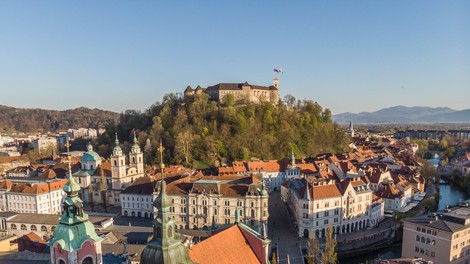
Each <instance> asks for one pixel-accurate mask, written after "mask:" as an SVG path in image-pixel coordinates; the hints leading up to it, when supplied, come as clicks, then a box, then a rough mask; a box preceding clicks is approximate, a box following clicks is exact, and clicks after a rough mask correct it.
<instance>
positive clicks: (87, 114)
mask: <svg viewBox="0 0 470 264" xmlns="http://www.w3.org/2000/svg"><path fill="white" fill-rule="evenodd" d="M0 117H1V118H0V132H2V131H18V132H33V131H55V130H59V129H60V130H65V129H68V128H80V127H85V128H88V127H93V128H96V127H98V126H100V127H101V126H106V125H110V124H115V123H117V121H118V120H119V114H118V113H114V112H111V111H105V110H100V109H90V108H86V107H80V108H75V109H70V110H63V111H57V110H45V109H38V108H34V109H25V108H15V107H10V106H5V105H0Z"/></svg>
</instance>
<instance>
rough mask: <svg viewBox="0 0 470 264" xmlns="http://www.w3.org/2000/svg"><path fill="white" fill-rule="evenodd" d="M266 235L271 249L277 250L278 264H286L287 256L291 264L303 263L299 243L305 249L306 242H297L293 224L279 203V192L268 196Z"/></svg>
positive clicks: (280, 202) (286, 211) (283, 205)
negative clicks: (269, 240)
mask: <svg viewBox="0 0 470 264" xmlns="http://www.w3.org/2000/svg"><path fill="white" fill-rule="evenodd" d="M268 234H269V238H270V239H271V247H277V248H278V254H279V255H278V258H279V262H278V263H282V264H284V263H287V255H289V259H290V263H291V264H301V263H303V256H302V253H301V247H300V246H299V243H301V242H302V245H303V247H305V244H306V241H305V240H299V238H298V236H297V233H296V232H295V224H294V222H293V220H292V219H291V217H290V215H289V211H288V210H287V205H285V204H284V203H283V202H282V201H281V194H280V193H279V192H272V193H270V195H269V222H268Z"/></svg>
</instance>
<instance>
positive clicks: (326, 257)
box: [321, 225, 338, 264]
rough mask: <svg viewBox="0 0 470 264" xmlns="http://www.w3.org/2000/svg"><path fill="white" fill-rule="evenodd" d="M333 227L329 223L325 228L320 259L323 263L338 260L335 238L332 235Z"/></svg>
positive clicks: (328, 263)
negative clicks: (323, 246)
mask: <svg viewBox="0 0 470 264" xmlns="http://www.w3.org/2000/svg"><path fill="white" fill-rule="evenodd" d="M333 232H334V227H332V226H331V225H329V226H328V228H327V229H326V237H325V249H324V250H323V253H322V256H321V260H322V263H323V264H335V263H337V262H338V256H337V254H336V239H335V238H334V237H333Z"/></svg>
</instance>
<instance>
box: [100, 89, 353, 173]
mask: <svg viewBox="0 0 470 264" xmlns="http://www.w3.org/2000/svg"><path fill="white" fill-rule="evenodd" d="M286 98H288V99H289V100H287V102H280V103H279V104H278V105H276V106H274V105H272V104H270V103H261V104H246V105H237V104H234V102H233V100H226V101H225V102H224V103H217V102H214V101H210V100H209V98H208V96H206V95H205V94H203V95H199V96H193V97H190V98H186V99H182V98H179V97H177V96H176V95H174V94H168V95H166V96H165V97H164V98H163V101H162V102H157V103H155V104H154V105H152V106H151V107H150V108H149V109H148V110H147V111H146V112H145V113H139V112H135V111H126V112H124V113H123V114H122V115H121V120H120V123H119V124H118V126H117V127H116V128H108V130H107V132H106V133H105V134H104V135H103V136H102V137H101V138H100V142H98V145H99V147H98V148H97V149H98V150H99V151H100V152H101V154H103V155H109V154H110V150H111V147H112V146H113V142H114V131H115V130H116V129H117V131H118V134H119V137H120V141H121V143H124V144H123V146H124V148H125V149H126V150H128V149H129V144H130V143H131V142H132V138H133V136H132V135H133V133H132V131H133V129H135V130H136V131H137V134H138V139H139V141H140V145H141V146H144V147H143V149H144V153H145V158H146V160H147V162H149V161H151V162H152V163H153V162H155V161H156V159H155V149H156V147H157V146H158V142H159V140H160V139H162V140H163V145H164V147H165V149H166V150H165V157H164V159H165V162H166V163H170V164H184V165H186V166H189V167H192V168H205V167H212V166H218V165H222V164H224V163H228V162H230V161H233V160H250V159H252V158H259V159H264V160H266V159H281V158H285V157H290V153H291V149H293V151H294V153H295V154H296V157H312V156H314V155H316V154H319V153H324V152H335V151H341V150H343V149H345V148H346V147H347V144H348V143H347V142H348V139H347V137H346V136H345V132H344V131H343V130H342V129H341V128H339V127H338V126H337V125H336V124H334V123H333V122H332V121H331V112H330V110H329V109H325V110H323V109H322V107H321V106H320V105H318V104H317V103H315V102H313V101H311V100H304V101H300V100H299V101H295V98H293V97H292V96H290V97H286ZM147 139H149V142H148V141H147ZM149 143H150V144H149Z"/></svg>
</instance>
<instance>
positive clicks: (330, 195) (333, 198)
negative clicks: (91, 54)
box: [281, 178, 372, 237]
mask: <svg viewBox="0 0 470 264" xmlns="http://www.w3.org/2000/svg"><path fill="white" fill-rule="evenodd" d="M281 198H282V200H283V201H284V202H286V203H287V204H288V206H289V208H290V209H291V211H292V212H293V215H294V217H295V222H296V225H297V227H298V235H299V237H310V236H311V235H313V234H315V235H316V236H317V237H324V236H325V232H326V229H327V227H328V226H333V227H334V230H335V233H336V234H345V233H350V232H354V231H358V230H362V229H365V228H367V226H368V225H369V224H370V221H371V204H372V191H371V189H370V188H369V186H368V185H367V184H365V183H364V182H363V181H362V180H360V179H359V178H355V179H348V180H344V181H342V182H340V183H338V184H334V183H333V184H321V183H320V182H315V181H313V180H310V179H309V180H307V179H306V178H297V179H292V180H290V181H288V182H286V183H284V184H282V187H281Z"/></svg>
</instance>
